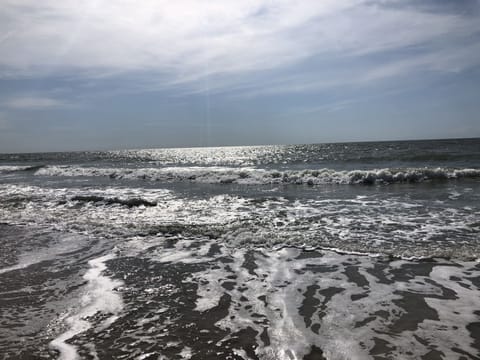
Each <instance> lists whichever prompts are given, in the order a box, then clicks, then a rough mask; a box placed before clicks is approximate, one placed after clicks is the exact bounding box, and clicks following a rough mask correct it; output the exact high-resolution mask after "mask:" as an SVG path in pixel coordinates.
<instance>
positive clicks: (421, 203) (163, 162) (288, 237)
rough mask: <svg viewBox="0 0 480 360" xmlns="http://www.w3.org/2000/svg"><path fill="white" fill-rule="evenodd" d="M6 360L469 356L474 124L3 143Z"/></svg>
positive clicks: (1, 292) (478, 301) (475, 327)
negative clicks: (260, 141) (233, 138)
mask: <svg viewBox="0 0 480 360" xmlns="http://www.w3.org/2000/svg"><path fill="white" fill-rule="evenodd" d="M0 245H1V251H0V358H2V359H66V360H69V359H201V360H203V359H272V360H273V359H279V360H284V359H285V360H293V359H305V360H313V359H425V360H431V359H479V358H480V262H479V258H480V139H460V140H428V141H395V142H363V143H336V144H316V145H285V146H283V145H282V146H280V145H279V146H246V147H217V148H190V149H184V148H182V149H180V148H179V149H139V150H120V151H98V152H63V153H33V154H0Z"/></svg>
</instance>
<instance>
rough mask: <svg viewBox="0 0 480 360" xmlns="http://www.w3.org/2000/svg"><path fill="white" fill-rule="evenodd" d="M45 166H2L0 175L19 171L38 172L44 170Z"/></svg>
mask: <svg viewBox="0 0 480 360" xmlns="http://www.w3.org/2000/svg"><path fill="white" fill-rule="evenodd" d="M44 166H45V165H31V166H16V165H3V166H0V173H13V172H17V171H37V170H39V169H41V168H43V167H44Z"/></svg>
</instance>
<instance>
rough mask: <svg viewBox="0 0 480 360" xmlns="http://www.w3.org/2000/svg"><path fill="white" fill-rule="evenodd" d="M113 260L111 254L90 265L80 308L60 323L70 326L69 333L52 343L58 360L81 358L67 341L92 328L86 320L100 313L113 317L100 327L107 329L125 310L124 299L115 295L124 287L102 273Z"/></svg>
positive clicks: (97, 259)
mask: <svg viewBox="0 0 480 360" xmlns="http://www.w3.org/2000/svg"><path fill="white" fill-rule="evenodd" d="M114 257H115V255H113V254H109V255H105V256H102V257H99V258H96V259H93V260H90V261H89V262H88V263H89V265H90V269H89V270H88V271H87V272H86V273H85V275H84V276H83V278H84V279H85V280H87V281H88V283H87V285H86V289H85V293H84V294H83V296H82V297H81V299H80V304H79V305H78V306H79V307H78V309H77V310H76V311H72V313H70V314H67V315H66V316H65V317H64V318H63V319H61V320H63V321H64V323H65V324H66V325H67V326H68V330H67V331H65V332H64V333H62V334H60V335H59V336H58V337H57V338H55V339H54V340H52V341H51V342H50V346H51V347H52V348H54V349H56V350H58V351H59V352H60V357H59V359H61V360H75V359H78V358H79V355H78V352H77V348H76V347H75V346H74V345H71V344H69V343H68V342H67V341H68V340H70V339H71V338H73V337H74V336H75V335H78V334H80V333H82V332H85V331H87V330H88V329H90V328H91V327H92V324H91V323H90V322H89V321H88V320H86V318H88V317H91V316H93V315H95V314H96V313H98V312H101V313H104V314H111V316H110V317H108V318H107V319H106V320H104V321H103V323H102V324H101V326H102V327H104V326H108V325H110V324H111V323H112V322H114V321H115V320H116V319H117V317H118V314H119V313H120V312H121V310H122V309H123V302H122V298H121V297H120V295H119V294H118V293H117V292H115V288H116V287H118V286H121V285H122V284H123V283H122V282H121V281H118V280H112V279H110V278H109V277H107V276H105V275H103V271H104V270H105V269H106V265H105V263H106V262H107V261H109V260H111V259H113V258H114Z"/></svg>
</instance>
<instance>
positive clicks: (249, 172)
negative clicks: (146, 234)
mask: <svg viewBox="0 0 480 360" xmlns="http://www.w3.org/2000/svg"><path fill="white" fill-rule="evenodd" d="M35 175H43V176H66V177H69V176H78V177H82V176H86V177H95V176H104V177H110V178H112V179H141V180H151V181H163V182H182V181H190V182H197V183H207V184H247V185H248V184H252V185H255V184H258V185H267V184H299V185H303V184H305V185H321V184H365V185H373V184H394V183H417V182H424V181H432V180H455V179H463V178H479V177H480V169H450V168H404V169H388V168H386V169H377V170H353V171H338V170H332V169H319V170H310V169H308V170H284V171H280V170H266V169H257V168H229V167H168V168H139V169H128V168H93V167H78V166H47V167H42V168H39V169H38V170H37V171H36V172H35Z"/></svg>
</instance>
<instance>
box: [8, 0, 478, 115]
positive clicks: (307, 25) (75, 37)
mask: <svg viewBox="0 0 480 360" xmlns="http://www.w3.org/2000/svg"><path fill="white" fill-rule="evenodd" d="M383 3H385V2H384V1H382V2H381V4H383ZM477 31H480V21H479V19H478V18H477V17H474V16H472V17H468V16H463V17H461V16H460V15H456V14H449V13H445V12H420V11H415V9H414V8H412V7H405V8H402V7H399V6H395V7H386V6H380V5H375V3H374V2H372V1H361V0H344V1H338V0H323V1H315V0H311V1H310V0H305V1H294V0H244V1H237V0H210V1H197V0H177V1H171V0H165V1H157V0H145V1H141V2H138V1H133V0H123V1H106V0H84V1H78V0H64V1H54V0H44V1H33V0H4V1H3V2H2V7H1V9H0V53H1V54H2V56H1V57H0V73H3V74H4V76H7V75H8V76H20V75H26V74H27V75H32V74H38V73H41V74H48V73H50V72H55V71H65V70H67V71H76V72H78V73H79V74H81V75H82V76H88V77H100V76H112V74H118V73H125V72H142V71H147V72H156V73H158V74H161V75H162V77H161V81H160V82H161V86H164V87H165V86H176V85H179V84H183V85H185V84H186V85H187V86H190V87H191V88H192V89H193V90H199V89H201V88H202V87H204V86H205V85H204V84H201V81H200V82H199V80H201V79H203V78H204V77H205V76H206V75H209V76H214V77H215V76H216V77H217V79H218V82H217V86H219V87H220V88H230V87H234V86H238V85H239V84H241V83H242V80H244V79H243V78H242V77H243V75H244V74H255V73H256V72H260V71H264V70H277V69H282V68H285V67H287V66H291V65H295V64H299V63H300V62H301V61H304V60H306V59H310V58H312V57H319V58H325V59H333V60H334V59H336V58H338V59H345V58H347V59H349V58H351V59H352V60H354V59H357V58H362V57H365V56H368V55H372V54H379V53H382V52H385V51H398V50H400V49H408V48H412V47H418V46H420V47H424V48H425V47H426V48H428V49H429V50H428V51H426V52H425V53H424V54H422V57H421V59H420V60H415V59H413V60H409V58H408V57H407V58H400V59H395V60H393V61H392V60H389V61H386V63H385V66H386V68H385V69H383V70H381V71H380V70H378V71H376V72H375V68H376V67H377V66H378V65H379V64H378V63H375V64H371V65H370V68H366V69H364V70H365V71H366V72H368V73H369V74H368V75H366V76H365V77H364V78H363V81H373V80H378V79H379V78H382V76H384V77H390V76H392V74H396V72H398V73H401V74H404V73H408V72H409V71H418V69H419V68H420V69H425V68H432V69H437V70H441V71H453V70H458V69H459V68H460V69H463V68H465V67H468V66H472V65H478V64H479V63H480V56H479V53H478V51H477V48H476V47H473V48H472V47H471V46H470V47H469V45H468V44H467V45H463V42H462V41H459V40H462V39H464V38H466V37H468V36H469V35H471V34H474V33H475V32H477ZM2 34H3V35H2ZM424 51H425V50H424ZM439 52H441V53H442V54H447V56H448V54H452V53H463V56H462V58H461V59H460V60H462V61H459V62H456V61H455V59H453V60H452V61H445V59H444V58H439V57H437V56H435V54H437V53H439ZM405 59H407V60H405ZM397 62H399V64H397V65H395V64H396V63H397ZM399 67H401V71H398V70H397V68H399ZM327 70H328V69H327ZM382 71H383V73H382ZM370 72H371V73H370ZM344 80H347V82H348V78H347V79H341V81H340V82H343V81H344ZM354 80H355V81H358V79H354ZM315 82H316V83H319V84H325V83H327V84H330V82H331V80H330V79H329V78H328V77H326V79H324V78H323V74H322V73H321V72H319V73H318V74H316V79H315ZM151 84H153V85H151V86H159V84H158V83H157V84H155V81H154V80H152V81H151ZM301 88H302V86H300V85H298V90H299V91H300V90H301ZM313 88H315V87H313ZM47 103H48V101H47V102H46V104H47ZM47 106H48V105H47Z"/></svg>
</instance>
